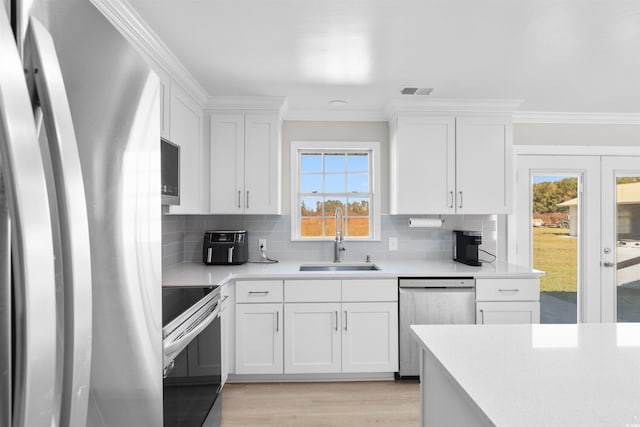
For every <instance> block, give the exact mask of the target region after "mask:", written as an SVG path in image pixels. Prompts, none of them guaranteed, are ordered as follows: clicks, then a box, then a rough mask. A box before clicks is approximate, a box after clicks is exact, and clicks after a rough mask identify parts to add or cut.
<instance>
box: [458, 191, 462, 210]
mask: <svg viewBox="0 0 640 427" xmlns="http://www.w3.org/2000/svg"><path fill="white" fill-rule="evenodd" d="M458 194H459V195H460V206H458V207H459V208H460V209H462V191H458Z"/></svg>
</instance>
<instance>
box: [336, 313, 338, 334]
mask: <svg viewBox="0 0 640 427" xmlns="http://www.w3.org/2000/svg"><path fill="white" fill-rule="evenodd" d="M337 330H338V310H336V331H337Z"/></svg>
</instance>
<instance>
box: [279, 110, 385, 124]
mask: <svg viewBox="0 0 640 427" xmlns="http://www.w3.org/2000/svg"><path fill="white" fill-rule="evenodd" d="M284 119H285V120H291V121H293V120H296V121H311V122H319V121H321V122H386V121H387V118H386V117H385V115H384V113H383V112H382V111H379V110H345V109H342V108H338V109H326V110H322V109H317V110H314V109H308V110H303V109H296V110H291V111H289V113H288V114H287V115H286V116H285V117H284Z"/></svg>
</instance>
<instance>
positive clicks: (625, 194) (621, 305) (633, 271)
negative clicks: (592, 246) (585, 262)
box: [600, 157, 640, 322]
mask: <svg viewBox="0 0 640 427" xmlns="http://www.w3.org/2000/svg"><path fill="white" fill-rule="evenodd" d="M601 215H602V231H601V233H602V246H601V249H600V257H601V260H600V266H601V282H602V320H603V321H605V322H616V321H617V322H640V158H639V157H603V158H602V214H601Z"/></svg>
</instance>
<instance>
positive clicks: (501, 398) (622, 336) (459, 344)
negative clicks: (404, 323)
mask: <svg viewBox="0 0 640 427" xmlns="http://www.w3.org/2000/svg"><path fill="white" fill-rule="evenodd" d="M411 328H412V330H413V332H414V334H415V335H416V336H417V338H418V340H419V341H420V342H421V343H422V345H423V346H424V347H425V348H426V349H427V350H428V351H430V352H431V353H432V354H433V355H434V356H435V357H436V358H437V359H438V360H439V362H440V363H441V364H442V365H443V366H444V368H445V369H446V370H447V371H448V372H449V373H450V374H451V375H452V377H453V379H454V380H455V381H456V382H457V383H458V384H459V385H460V386H461V387H462V388H463V389H464V390H465V391H466V393H467V394H468V395H469V397H470V398H471V399H473V401H474V402H475V403H476V404H477V405H478V407H479V408H480V409H481V410H482V411H483V412H484V413H485V414H486V415H487V416H488V417H489V419H490V420H491V421H492V422H493V423H495V425H497V426H522V427H526V426H536V427H538V426H583V427H584V426H626V427H631V426H636V427H637V426H640V324H630V323H627V324H624V323H622V324H579V325H419V326H412V327H411Z"/></svg>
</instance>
